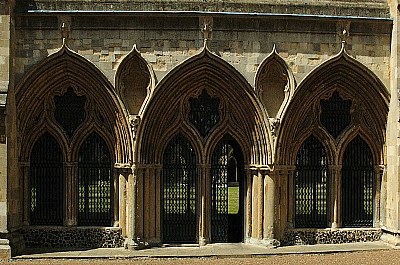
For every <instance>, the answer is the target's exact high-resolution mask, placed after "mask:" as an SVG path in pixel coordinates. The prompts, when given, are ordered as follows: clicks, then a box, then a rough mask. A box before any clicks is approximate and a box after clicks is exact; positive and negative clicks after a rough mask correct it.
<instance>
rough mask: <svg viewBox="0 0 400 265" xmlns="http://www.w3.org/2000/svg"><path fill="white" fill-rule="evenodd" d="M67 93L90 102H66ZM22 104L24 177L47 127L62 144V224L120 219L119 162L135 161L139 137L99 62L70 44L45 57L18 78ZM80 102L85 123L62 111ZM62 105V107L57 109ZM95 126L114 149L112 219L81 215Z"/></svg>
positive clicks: (26, 210) (19, 108)
mask: <svg viewBox="0 0 400 265" xmlns="http://www.w3.org/2000/svg"><path fill="white" fill-rule="evenodd" d="M32 93H34V94H35V97H33V96H32ZM65 95H67V96H68V95H69V96H71V95H75V98H79V97H81V96H84V97H85V99H86V100H85V104H83V103H82V102H81V103H82V104H80V105H79V106H74V100H70V101H68V102H69V103H71V104H66V105H63V104H64V102H65V100H64V99H63V100H61V101H60V100H59V99H60V97H61V98H63V97H65ZM57 102H58V103H57ZM60 102H61V104H60ZM16 105H17V119H18V120H19V123H18V128H17V129H18V133H19V135H20V136H21V138H20V139H21V141H20V142H19V148H18V153H19V158H20V167H21V172H23V176H21V177H22V178H23V179H24V181H25V180H27V179H29V163H27V162H28V158H29V152H30V150H31V148H32V145H33V143H34V141H35V139H37V138H38V136H39V135H40V133H41V132H43V131H44V130H46V131H49V132H50V133H51V134H52V135H53V136H54V137H55V138H56V140H57V141H58V142H59V143H60V146H61V148H62V151H63V154H64V156H63V163H62V167H63V172H64V173H65V183H64V185H65V193H64V195H63V196H64V198H63V201H64V202H65V207H64V210H63V211H64V213H63V218H64V219H63V221H62V223H61V225H72V226H76V225H83V224H85V225H95V226H96V225H103V226H113V225H118V220H119V219H118V218H119V214H118V205H116V204H115V202H116V201H118V200H117V198H118V190H117V189H115V190H113V189H112V187H114V186H115V187H117V185H116V183H117V181H118V179H117V178H115V177H114V176H116V175H117V174H116V172H117V170H118V169H117V168H118V167H124V166H125V167H129V166H130V165H131V164H132V156H133V151H132V146H133V143H132V131H131V129H130V125H129V116H128V113H127V112H126V111H125V109H124V108H123V105H122V102H121V101H120V99H119V97H118V95H117V94H116V93H115V91H114V88H113V86H112V84H111V83H110V81H109V80H108V79H107V78H106V77H105V76H104V74H102V73H101V71H100V70H99V69H98V68H97V67H96V66H95V65H93V64H92V63H90V62H89V61H88V60H86V59H85V58H84V57H82V56H81V55H79V54H77V53H75V52H73V51H72V50H70V49H69V48H68V47H67V46H66V45H65V44H64V45H63V46H62V48H61V49H60V50H59V51H57V52H56V53H54V54H52V55H50V56H49V57H47V58H46V59H44V60H43V61H42V62H40V63H39V64H38V65H37V66H36V67H35V68H34V69H32V70H31V71H30V72H29V73H28V74H27V75H26V76H24V78H23V79H22V80H21V81H20V83H18V84H17V86H16ZM75 107H78V108H79V115H80V116H82V117H81V119H80V122H79V124H75V121H74V120H73V119H71V118H65V117H61V116H62V114H63V112H65V110H71V108H72V109H73V108H75ZM57 108H59V109H57ZM64 109H65V110H64ZM56 111H59V112H58V114H57V115H56V114H55V113H56ZM60 115H61V116H60ZM83 117H84V118H83ZM63 119H64V120H63ZM66 129H67V130H68V133H67V132H66ZM93 132H96V133H98V135H100V136H101V138H102V139H104V143H105V145H106V146H107V149H109V152H110V157H109V159H110V160H109V165H108V167H109V169H108V170H110V172H109V175H110V180H109V184H110V189H109V191H110V193H111V195H110V196H111V198H110V201H111V202H110V205H111V206H110V205H109V206H110V207H111V209H112V210H111V211H108V213H107V216H108V217H107V218H108V219H107V221H104V222H94V223H84V222H80V221H78V219H79V218H78V216H77V215H78V211H79V207H78V202H77V198H78V194H79V192H80V190H79V187H78V186H76V185H75V184H76V183H77V182H76V180H77V178H78V171H79V163H78V160H79V150H80V149H79V148H80V147H79V146H81V145H82V143H83V142H85V141H86V140H85V139H86V136H87V134H86V133H93ZM78 147H79V148H78ZM92 151H93V155H96V154H97V153H96V151H95V150H92ZM121 165H122V166H121ZM26 183H28V182H26ZM29 188H30V187H29V184H26V185H25V186H24V187H21V189H24V192H21V194H29V192H28V190H29ZM96 192H97V191H96ZM98 193H99V194H100V193H102V192H101V191H98ZM21 196H22V195H21ZM23 196H24V197H23V198H21V200H24V204H25V206H24V209H23V210H21V212H22V214H23V218H21V219H23V220H24V221H26V220H28V219H29V216H28V215H29V208H27V207H28V203H29V202H28V200H29V198H28V196H27V195H23ZM121 218H125V217H124V216H122V217H121ZM104 220H105V219H104Z"/></svg>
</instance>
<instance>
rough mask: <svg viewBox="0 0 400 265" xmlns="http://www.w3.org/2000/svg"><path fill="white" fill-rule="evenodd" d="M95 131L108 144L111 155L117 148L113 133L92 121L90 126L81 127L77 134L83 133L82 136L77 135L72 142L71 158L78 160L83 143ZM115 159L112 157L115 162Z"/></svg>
mask: <svg viewBox="0 0 400 265" xmlns="http://www.w3.org/2000/svg"><path fill="white" fill-rule="evenodd" d="M93 133H96V134H98V135H99V136H100V137H101V138H102V139H103V141H104V142H105V143H106V144H107V148H108V150H109V152H110V154H111V155H112V154H113V153H114V152H113V151H114V150H115V149H114V143H113V137H112V135H110V134H109V133H108V132H107V131H105V130H102V129H101V126H99V125H98V124H96V123H90V125H89V126H84V127H82V128H80V129H79V131H78V133H77V134H79V135H81V137H76V138H74V139H73V141H72V142H71V146H72V149H71V150H70V158H69V159H70V160H71V161H78V156H79V151H80V150H81V147H82V145H83V143H84V142H85V141H86V139H87V138H88V137H89V136H90V135H92V134H93ZM114 159H115V158H114V157H111V160H112V161H113V162H115V161H114Z"/></svg>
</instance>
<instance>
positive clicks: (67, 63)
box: [16, 45, 133, 163]
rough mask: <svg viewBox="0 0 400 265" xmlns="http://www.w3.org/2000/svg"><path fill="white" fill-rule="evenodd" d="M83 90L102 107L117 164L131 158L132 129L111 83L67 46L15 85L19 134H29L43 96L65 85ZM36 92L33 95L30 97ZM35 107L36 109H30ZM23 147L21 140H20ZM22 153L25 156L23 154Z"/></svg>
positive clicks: (45, 96)
mask: <svg viewBox="0 0 400 265" xmlns="http://www.w3.org/2000/svg"><path fill="white" fill-rule="evenodd" d="M71 86H72V87H78V88H79V89H84V90H85V94H86V95H90V96H91V97H92V98H93V99H94V100H95V101H96V103H97V105H99V106H101V109H100V111H101V114H102V117H103V118H104V120H105V122H106V123H107V125H108V128H109V130H110V132H111V133H112V135H113V138H114V139H113V141H114V142H115V145H114V148H113V149H114V150H115V161H116V163H129V161H132V157H131V155H132V153H133V152H132V150H131V148H132V142H131V139H132V138H131V137H130V136H131V130H130V126H129V122H128V114H127V112H126V111H125V110H124V109H123V108H122V103H121V101H120V99H119V97H118V96H117V95H116V94H115V91H114V89H113V86H112V84H111V83H110V82H109V80H107V78H106V77H105V76H104V75H103V74H102V73H101V71H100V70H99V69H98V68H97V67H96V66H94V65H93V64H92V63H90V62H89V61H88V60H86V59H85V58H84V57H82V56H80V55H79V54H77V53H75V52H73V51H72V50H70V49H69V48H68V46H66V45H63V47H62V48H61V49H60V50H59V51H58V52H56V53H54V54H52V55H50V56H49V57H47V58H46V59H45V60H43V61H42V62H41V63H39V64H38V65H37V66H36V67H35V68H34V69H32V70H31V71H30V72H29V73H28V74H27V75H26V76H24V78H23V79H22V80H21V82H20V83H19V84H18V85H17V86H16V104H17V110H18V114H19V115H18V117H19V120H20V123H19V131H20V133H21V135H26V136H28V135H29V134H30V132H29V130H28V129H29V128H30V127H31V126H32V125H31V123H32V122H33V121H34V120H35V117H37V116H38V115H39V116H40V114H38V112H39V111H43V107H41V105H43V101H42V100H43V99H46V98H48V97H49V95H54V92H56V91H57V90H66V89H67V88H68V87H71ZM31 93H35V95H37V96H36V97H32V96H31ZM32 110H35V111H32ZM21 145H22V146H24V143H21ZM22 156H24V155H23V154H22Z"/></svg>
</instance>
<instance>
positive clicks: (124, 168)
mask: <svg viewBox="0 0 400 265" xmlns="http://www.w3.org/2000/svg"><path fill="white" fill-rule="evenodd" d="M114 170H115V181H118V186H117V188H118V190H117V191H116V192H114V193H115V194H114V196H115V199H114V201H115V202H116V203H117V204H118V207H117V208H115V209H114V213H115V214H117V215H118V217H116V216H115V217H114V219H115V220H118V226H119V227H120V228H121V231H122V236H124V237H126V236H127V235H128V227H127V182H128V178H129V175H130V174H132V168H131V166H130V165H129V164H115V165H114Z"/></svg>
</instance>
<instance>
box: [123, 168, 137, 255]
mask: <svg viewBox="0 0 400 265" xmlns="http://www.w3.org/2000/svg"><path fill="white" fill-rule="evenodd" d="M139 171H141V170H140V169H139V168H138V167H137V166H135V165H133V166H132V167H131V170H130V171H128V173H127V183H126V188H125V189H126V236H127V238H128V240H127V243H126V245H125V247H126V248H128V249H138V248H139V245H138V242H137V240H138V228H137V219H136V216H137V212H136V211H137V207H136V205H137V175H138V174H139Z"/></svg>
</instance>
